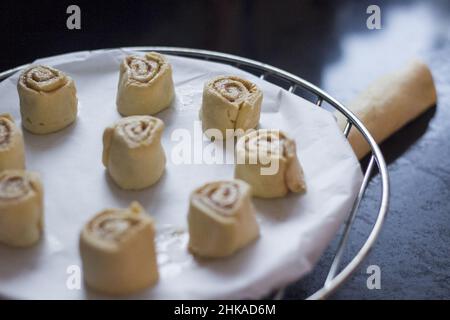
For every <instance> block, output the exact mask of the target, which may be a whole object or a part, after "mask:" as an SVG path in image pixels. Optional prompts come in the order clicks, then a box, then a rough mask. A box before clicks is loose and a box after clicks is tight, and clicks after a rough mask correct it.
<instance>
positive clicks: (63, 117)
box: [17, 66, 78, 134]
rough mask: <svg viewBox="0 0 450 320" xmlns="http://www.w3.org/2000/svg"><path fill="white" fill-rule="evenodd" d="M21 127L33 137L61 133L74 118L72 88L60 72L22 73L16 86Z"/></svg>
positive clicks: (48, 69) (35, 70) (41, 68)
mask: <svg viewBox="0 0 450 320" xmlns="http://www.w3.org/2000/svg"><path fill="white" fill-rule="evenodd" d="M17 90H18V92H19V99H20V113H21V115H22V125H23V126H24V127H25V129H27V130H28V131H30V132H32V133H36V134H46V133H51V132H55V131H58V130H61V129H63V128H65V127H67V126H68V125H70V124H71V123H72V122H74V121H75V119H76V117H77V104H78V100H77V96H76V88H75V84H74V82H73V80H72V78H70V77H69V76H67V75H65V74H64V73H63V72H61V71H59V70H57V69H54V68H51V67H47V66H34V67H31V68H28V69H27V70H25V71H24V72H23V73H22V75H21V76H20V78H19V82H18V83H17Z"/></svg>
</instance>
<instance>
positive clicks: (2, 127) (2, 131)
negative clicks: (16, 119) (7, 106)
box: [0, 118, 12, 149]
mask: <svg viewBox="0 0 450 320" xmlns="http://www.w3.org/2000/svg"><path fill="white" fill-rule="evenodd" d="M11 133H12V128H11V125H10V123H9V121H7V120H6V119H2V118H0V149H1V148H4V147H5V146H7V145H8V144H9V143H10V141H11Z"/></svg>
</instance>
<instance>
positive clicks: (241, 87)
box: [213, 77, 256, 104]
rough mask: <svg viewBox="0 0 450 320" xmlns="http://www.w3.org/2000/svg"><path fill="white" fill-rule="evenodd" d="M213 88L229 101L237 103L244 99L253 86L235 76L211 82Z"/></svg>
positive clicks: (252, 89)
mask: <svg viewBox="0 0 450 320" xmlns="http://www.w3.org/2000/svg"><path fill="white" fill-rule="evenodd" d="M213 88H214V89H215V90H216V91H217V92H218V93H219V94H220V95H221V96H222V97H223V98H225V99H227V100H228V101H229V102H232V103H236V104H239V103H241V102H243V101H245V100H246V98H247V97H248V96H249V94H250V93H251V92H254V91H255V89H256V88H255V87H254V86H251V85H249V83H248V82H244V81H242V79H240V78H237V77H223V78H219V79H216V80H215V81H214V82H213Z"/></svg>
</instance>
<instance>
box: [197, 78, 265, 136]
mask: <svg viewBox="0 0 450 320" xmlns="http://www.w3.org/2000/svg"><path fill="white" fill-rule="evenodd" d="M262 99H263V94H262V91H261V90H260V89H259V88H258V87H257V86H256V85H255V84H254V83H252V82H250V81H248V80H245V79H242V78H239V77H236V76H221V77H217V78H214V79H212V80H210V81H208V82H207V83H206V84H205V87H204V89H203V100H202V107H201V110H200V118H201V120H202V128H203V131H204V132H205V134H206V135H207V136H209V137H211V136H212V133H211V132H212V130H209V129H217V130H220V132H221V133H222V136H223V137H230V136H233V135H234V134H235V130H244V131H245V130H248V129H253V128H255V127H256V126H257V125H258V123H259V117H260V113H261V103H262ZM227 129H228V130H227ZM216 138H217V137H216Z"/></svg>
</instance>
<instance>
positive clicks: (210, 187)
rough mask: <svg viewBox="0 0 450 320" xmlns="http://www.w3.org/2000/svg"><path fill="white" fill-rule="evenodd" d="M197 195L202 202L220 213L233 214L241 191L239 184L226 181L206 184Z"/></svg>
mask: <svg viewBox="0 0 450 320" xmlns="http://www.w3.org/2000/svg"><path fill="white" fill-rule="evenodd" d="M196 196H197V197H198V198H199V200H200V201H201V202H202V203H204V204H205V205H207V206H208V207H210V208H211V209H213V210H216V211H217V212H219V213H220V214H223V215H231V214H233V212H234V211H233V209H234V207H235V205H236V203H237V201H238V200H239V197H240V196H241V191H240V188H239V185H238V184H236V183H234V182H229V181H224V182H216V183H210V184H207V185H205V186H204V187H203V188H202V189H200V190H199V191H198V193H197V194H196Z"/></svg>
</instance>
